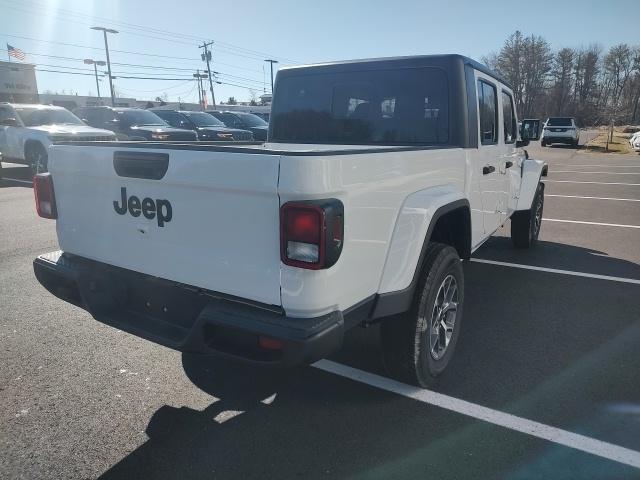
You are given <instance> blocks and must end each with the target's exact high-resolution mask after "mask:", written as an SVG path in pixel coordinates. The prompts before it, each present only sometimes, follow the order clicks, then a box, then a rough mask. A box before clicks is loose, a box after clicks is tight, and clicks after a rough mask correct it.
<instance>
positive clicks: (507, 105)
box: [502, 92, 517, 143]
mask: <svg viewBox="0 0 640 480" xmlns="http://www.w3.org/2000/svg"><path fill="white" fill-rule="evenodd" d="M502 125H503V130H504V143H513V142H515V141H516V128H517V127H516V116H515V114H514V112H513V98H511V95H509V94H508V93H507V92H502Z"/></svg>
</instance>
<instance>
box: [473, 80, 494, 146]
mask: <svg viewBox="0 0 640 480" xmlns="http://www.w3.org/2000/svg"><path fill="white" fill-rule="evenodd" d="M497 100H498V98H497V96H496V87H494V86H493V85H490V84H489V83H487V82H485V81H483V80H478V111H479V112H480V140H481V141H482V145H491V144H493V143H496V142H497V141H498V102H497Z"/></svg>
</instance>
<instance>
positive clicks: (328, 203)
mask: <svg viewBox="0 0 640 480" xmlns="http://www.w3.org/2000/svg"><path fill="white" fill-rule="evenodd" d="M343 236H344V206H343V205H342V202H341V201H340V200H336V199H333V198H332V199H327V200H311V201H306V202H288V203H285V204H284V205H283V206H282V207H281V208H280V257H281V259H282V262H283V263H284V264H286V265H291V266H294V267H300V268H308V269H311V270H319V269H322V268H329V267H331V266H332V265H334V264H335V263H336V262H337V261H338V258H339V257H340V253H341V252H342V243H343Z"/></svg>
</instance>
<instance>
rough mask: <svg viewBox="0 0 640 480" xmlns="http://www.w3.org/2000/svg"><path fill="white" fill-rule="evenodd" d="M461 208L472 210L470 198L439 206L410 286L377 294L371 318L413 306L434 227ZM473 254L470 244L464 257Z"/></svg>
mask: <svg viewBox="0 0 640 480" xmlns="http://www.w3.org/2000/svg"><path fill="white" fill-rule="evenodd" d="M459 208H468V209H469V211H471V207H470V205H469V200H467V199H466V198H463V199H460V200H456V201H455V202H451V203H448V204H446V205H443V206H441V207H440V208H438V209H437V210H436V211H435V213H434V214H433V217H431V221H430V223H429V228H428V229H427V233H426V235H425V238H424V241H423V244H422V248H421V249H420V257H419V258H418V263H417V264H416V269H415V271H414V272H413V278H412V279H411V283H410V284H409V286H408V287H406V288H404V289H402V290H397V291H395V292H386V293H379V294H378V295H376V300H375V305H374V306H373V309H372V314H371V319H372V320H376V319H379V318H382V317H388V316H391V315H396V314H398V313H402V312H406V311H407V310H409V308H410V307H411V302H412V301H413V295H414V292H415V289H416V287H417V285H418V281H419V279H420V273H421V272H422V265H423V263H424V257H425V254H426V252H427V247H428V246H429V242H430V241H431V235H432V233H433V229H434V227H435V226H436V224H437V223H438V220H439V219H440V218H441V217H442V216H444V215H446V214H447V213H450V212H452V211H454V210H458V209H459ZM470 255H471V245H469V251H468V254H466V253H465V254H464V255H461V257H462V258H468V257H469V256H470Z"/></svg>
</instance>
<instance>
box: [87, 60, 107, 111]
mask: <svg viewBox="0 0 640 480" xmlns="http://www.w3.org/2000/svg"><path fill="white" fill-rule="evenodd" d="M84 63H85V65H93V71H94V72H95V74H96V88H97V89H98V100H102V97H101V96H100V82H98V67H97V66H98V65H100V66H101V67H104V66H105V65H106V64H107V63H106V62H103V61H102V60H93V59H91V58H85V59H84ZM100 103H102V102H100Z"/></svg>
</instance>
